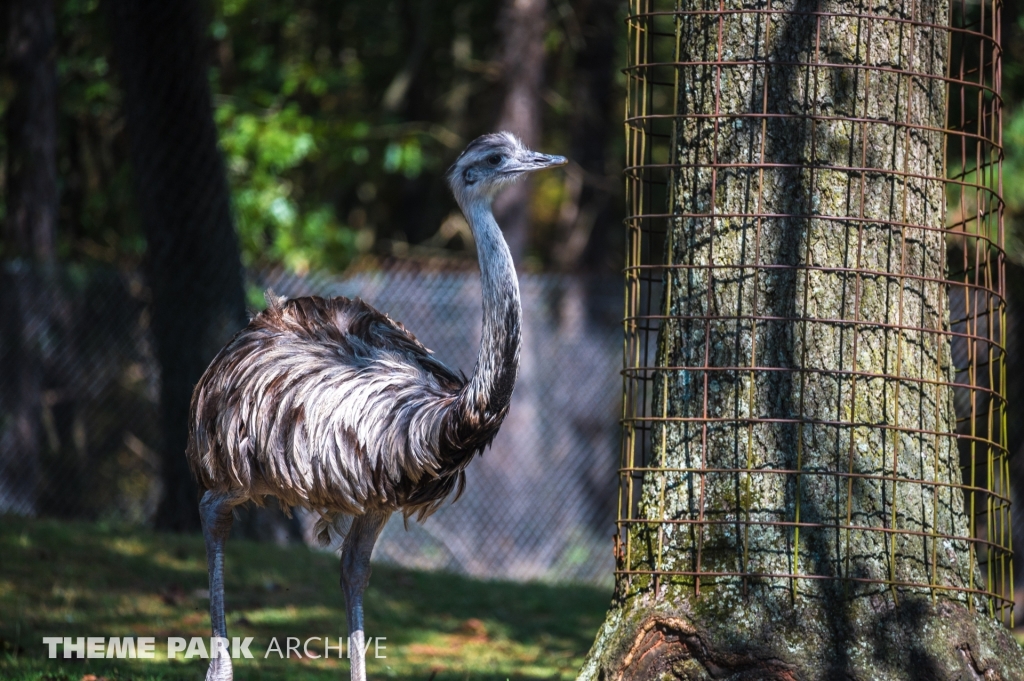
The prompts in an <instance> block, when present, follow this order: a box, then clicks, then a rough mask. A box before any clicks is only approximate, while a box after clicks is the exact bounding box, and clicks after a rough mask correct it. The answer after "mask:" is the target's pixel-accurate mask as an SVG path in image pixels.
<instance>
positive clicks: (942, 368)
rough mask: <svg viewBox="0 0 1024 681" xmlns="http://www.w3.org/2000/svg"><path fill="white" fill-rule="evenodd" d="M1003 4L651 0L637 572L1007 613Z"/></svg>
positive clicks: (632, 46)
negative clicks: (953, 603)
mask: <svg viewBox="0 0 1024 681" xmlns="http://www.w3.org/2000/svg"><path fill="white" fill-rule="evenodd" d="M999 8H1000V3H999V2H998V0H994V1H993V0H982V2H980V3H976V2H971V3H969V2H965V1H964V0H957V1H956V2H952V3H949V4H944V3H941V2H928V1H927V0H907V2H895V3H882V4H879V5H871V6H870V7H868V6H867V5H864V4H860V3H856V2H842V1H839V0H837V1H835V2H831V3H827V4H814V3H805V2H801V1H800V0H794V1H793V2H779V1H778V0H763V1H758V2H743V1H732V0H721V2H719V1H718V0H707V1H704V0H702V1H698V2H692V3H679V2H674V1H673V0H631V3H630V16H629V18H628V20H627V25H628V30H629V63H628V66H627V69H626V74H627V78H628V99H627V112H626V133H627V154H628V157H627V170H626V176H627V196H628V217H627V219H626V227H627V234H628V247H627V263H626V310H625V331H626V346H625V358H624V362H625V364H624V395H625V398H624V405H623V409H624V411H623V415H624V419H623V424H624V425H623V428H624V433H623V443H622V457H621V464H620V471H619V483H620V484H619V505H618V521H617V523H618V529H619V531H618V534H617V536H616V561H617V562H616V575H617V580H618V583H619V586H620V588H625V589H626V590H627V591H628V590H629V589H630V588H631V585H637V584H639V585H640V586H643V585H644V584H649V583H650V581H651V580H653V581H654V583H655V587H657V584H658V582H659V581H660V582H662V583H665V584H676V585H684V586H685V587H687V588H692V589H693V592H694V593H695V594H696V595H697V596H699V595H700V594H701V591H702V589H705V590H706V589H708V588H709V587H714V586H715V585H721V584H726V583H731V584H737V585H742V588H743V589H744V590H747V589H749V588H753V587H754V586H755V585H757V584H762V585H763V584H768V585H772V584H776V585H780V586H782V587H783V588H784V589H786V590H788V591H789V592H790V593H792V594H793V596H794V597H798V598H799V597H801V596H802V595H806V596H809V597H813V596H814V595H815V593H819V592H816V591H815V589H819V590H820V589H822V588H825V587H822V586H821V584H823V583H826V582H831V583H842V584H845V585H847V587H844V588H850V589H853V590H855V591H856V590H860V591H859V592H860V593H867V592H871V591H872V590H874V592H875V593H877V592H880V591H884V592H887V593H891V594H892V595H893V597H894V598H897V599H898V598H899V597H900V595H901V594H904V593H922V594H930V595H931V596H932V597H933V598H935V597H946V598H953V599H956V600H959V601H961V602H963V603H965V604H968V605H969V607H972V608H977V609H981V610H984V611H987V612H989V613H990V614H991V615H992V616H994V617H997V618H999V619H1001V620H1002V621H1003V622H1005V623H1006V624H1011V625H1012V610H1013V608H1012V605H1013V572H1012V569H1013V568H1012V564H1011V551H1012V547H1011V545H1010V543H1011V542H1010V528H1009V504H1010V500H1009V481H1008V451H1007V441H1006V430H1007V429H1006V421H1005V419H1006V407H1005V397H1004V395H1005V382H1006V375H1005V367H1006V357H1005V351H1004V349H1005V347H1006V339H1005V335H1004V334H1005V297H1004V289H1005V283H1004V262H1003V258H1004V254H1003V229H1002V224H1003V220H1002V218H1003V202H1002V199H1001V175H1000V162H1001V159H1002V150H1001V112H1000V107H1001V100H1000V97H999V83H1000V71H999V69H1000V46H999V35H1000V26H999ZM780 301H783V302H780ZM851 585H852V586H851Z"/></svg>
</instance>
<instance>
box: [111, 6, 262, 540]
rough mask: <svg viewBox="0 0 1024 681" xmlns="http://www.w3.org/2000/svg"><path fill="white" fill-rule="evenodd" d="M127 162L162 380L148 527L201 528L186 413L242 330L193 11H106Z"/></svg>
mask: <svg viewBox="0 0 1024 681" xmlns="http://www.w3.org/2000/svg"><path fill="white" fill-rule="evenodd" d="M109 9H110V12H111V19H112V26H113V36H114V47H115V55H116V57H117V62H118V67H119V69H120V74H121V80H122V84H123V87H124V93H125V110H126V114H127V120H128V132H129V135H130V137H131V146H130V157H131V162H132V169H133V171H134V177H135V188H136V195H137V203H138V207H139V212H140V213H141V216H142V222H143V225H144V228H145V234H146V239H147V251H146V258H147V270H148V277H149V285H150V287H151V290H152V296H153V299H152V307H151V309H152V328H153V335H154V338H155V341H156V348H157V356H158V359H159V362H160V369H161V389H160V400H161V403H160V407H161V411H162V426H163V431H164V447H163V451H162V452H161V454H162V461H163V471H162V473H163V482H164V490H165V492H164V498H163V500H162V501H161V503H160V507H159V510H158V511H157V518H156V524H157V526H158V527H160V528H162V529H171V530H194V529H198V528H199V513H198V508H197V502H198V497H197V492H196V488H195V484H194V483H193V481H192V477H191V474H190V473H189V470H188V465H187V463H186V460H185V443H186V433H187V425H188V410H189V401H190V399H191V395H192V388H193V386H194V385H195V384H196V382H197V381H198V380H199V377H200V376H201V375H202V372H203V371H204V370H205V369H206V366H207V364H208V363H209V362H210V360H211V359H212V358H213V356H214V355H215V354H216V352H217V351H218V350H219V349H220V347H221V346H222V345H223V344H224V343H225V342H226V341H227V340H228V339H229V338H230V337H231V335H232V334H233V333H234V332H235V331H237V330H238V329H239V328H241V327H242V326H243V325H244V324H245V323H246V318H245V302H244V293H243V289H242V268H241V262H240V259H239V251H238V240H237V236H236V235H235V231H234V226H233V224H232V218H231V210H230V196H229V193H228V185H227V178H226V176H225V173H224V164H223V160H222V158H221V155H220V151H219V150H218V148H217V130H216V127H215V126H214V122H213V115H212V107H211V100H210V91H209V84H208V82H207V65H206V60H205V57H204V50H203V45H204V38H203V36H204V32H203V30H202V26H201V22H200V17H199V6H198V3H197V2H196V0H179V1H178V2H163V1H162V0H110V7H109Z"/></svg>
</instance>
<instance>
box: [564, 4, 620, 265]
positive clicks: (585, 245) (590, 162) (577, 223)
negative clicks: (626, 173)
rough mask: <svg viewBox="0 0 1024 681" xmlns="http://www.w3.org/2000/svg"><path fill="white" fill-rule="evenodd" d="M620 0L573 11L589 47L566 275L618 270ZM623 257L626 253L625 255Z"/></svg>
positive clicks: (575, 98)
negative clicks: (614, 143)
mask: <svg viewBox="0 0 1024 681" xmlns="http://www.w3.org/2000/svg"><path fill="white" fill-rule="evenodd" d="M621 9H622V3H621V2H619V0H578V1H577V2H576V3H575V5H574V7H573V10H574V12H575V14H576V19H577V21H578V22H579V24H580V33H581V36H580V38H581V40H582V41H583V45H582V47H581V49H579V50H578V51H577V52H576V55H575V57H574V59H573V68H572V86H571V95H572V114H571V115H570V117H569V154H568V156H569V158H570V160H571V161H572V162H573V164H574V165H573V166H570V167H569V169H568V172H567V173H566V175H565V186H566V191H565V197H566V198H565V199H563V203H562V207H561V210H560V211H559V216H558V228H559V232H561V234H560V237H561V238H560V239H559V241H560V243H559V244H558V247H557V248H556V249H555V252H554V261H555V263H556V264H557V266H558V268H559V269H560V270H563V271H569V272H578V271H583V272H587V273H590V274H605V273H607V272H610V271H615V270H618V269H619V267H620V262H621V261H615V262H613V260H614V255H613V254H615V253H619V249H618V248H617V246H618V244H617V243H616V244H615V245H614V247H613V246H612V245H611V244H610V243H609V241H610V240H611V239H612V238H613V235H616V236H617V235H618V228H619V227H620V226H621V215H619V214H617V213H616V212H614V211H611V210H609V207H610V203H611V202H610V201H609V199H610V194H611V188H612V187H619V186H620V184H621V183H620V179H619V178H618V177H617V176H613V175H610V174H609V168H608V164H607V160H608V154H607V150H608V144H607V140H609V139H611V136H612V135H613V134H617V130H618V128H619V127H621V125H622V122H621V115H622V111H621V109H620V107H621V104H618V103H617V102H616V101H615V99H617V98H616V97H614V95H615V94H616V93H615V91H614V82H615V71H616V68H615V67H616V64H615V56H616V54H615V48H616V45H617V41H616V36H617V35H618V33H619V30H620V29H621V26H622V16H621V15H622V13H621V11H620V10H621ZM620 255H621V253H620Z"/></svg>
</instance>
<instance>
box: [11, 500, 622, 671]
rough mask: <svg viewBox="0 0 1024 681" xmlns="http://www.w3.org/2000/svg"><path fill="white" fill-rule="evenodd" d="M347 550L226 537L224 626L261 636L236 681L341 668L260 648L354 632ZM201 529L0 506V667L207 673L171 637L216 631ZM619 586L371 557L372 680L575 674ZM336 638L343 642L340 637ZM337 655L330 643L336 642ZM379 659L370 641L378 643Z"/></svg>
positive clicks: (318, 647)
mask: <svg viewBox="0 0 1024 681" xmlns="http://www.w3.org/2000/svg"><path fill="white" fill-rule="evenodd" d="M338 578H339V573H338V561H337V559H336V558H335V557H334V556H333V555H331V554H327V553H320V552H315V551H310V550H308V549H306V548H305V547H302V546H295V547H284V548H282V547H277V546H273V545H267V544H257V543H253V542H246V541H234V540H233V541H230V542H229V543H228V546H227V559H226V583H227V589H226V593H227V608H228V634H229V636H252V637H253V638H254V641H253V643H252V645H251V647H250V650H251V651H252V652H253V653H254V655H255V658H256V659H254V660H242V661H240V662H239V663H236V677H237V678H239V679H243V678H244V679H278V678H281V679H283V678H289V679H302V678H310V679H320V678H347V676H348V664H347V661H346V660H337V659H333V658H332V659H329V660H324V659H322V658H321V659H319V660H310V659H302V660H283V659H280V658H279V657H278V656H277V655H276V654H275V653H271V654H270V655H269V656H268V657H264V654H265V651H266V650H267V647H268V646H269V645H270V644H271V640H272V639H274V638H276V639H277V641H278V643H279V645H280V647H281V648H282V649H283V648H285V646H286V638H287V637H296V638H299V639H301V640H303V641H305V640H306V639H308V638H310V637H321V639H320V640H318V641H313V642H311V644H310V652H311V653H314V654H316V653H322V651H323V646H322V637H325V636H330V637H343V636H345V634H346V628H345V609H344V599H343V597H342V594H341V590H340V587H339V585H338ZM206 580H207V578H206V557H205V551H204V548H203V542H202V538H201V537H198V536H190V535H172V534H159V533H154V532H149V531H146V530H139V529H134V528H132V529H127V528H121V527H115V526H105V525H102V524H87V523H67V522H56V521H39V520H29V519H25V518H17V517H3V518H0V639H2V640H0V655H5V658H3V659H0V677H3V678H5V679H18V681H22V680H24V681H28V680H29V679H52V680H53V681H57V680H59V679H73V680H74V681H79V680H80V679H82V678H83V677H85V676H87V675H88V674H93V675H95V676H97V677H102V676H105V677H107V678H109V679H122V678H123V679H127V678H132V679H150V678H152V679H158V678H159V679H178V678H182V679H184V678H189V679H192V678H201V677H202V675H203V671H204V670H205V663H204V661H203V660H200V659H192V660H188V661H181V660H179V661H170V662H169V661H167V660H166V653H165V647H164V643H165V641H166V639H167V637H169V636H184V637H191V636H204V637H205V636H209V618H208V615H207V607H208V601H207V600H206V595H205V589H206V586H207V583H206ZM609 600H610V593H609V592H606V591H604V590H600V589H594V588H589V587H582V586H549V585H541V584H513V583H502V582H482V581H477V580H472V579H467V578H465V577H460V576H457V575H450V574H438V573H422V572H412V571H407V570H401V569H397V568H393V567H388V566H383V565H377V566H375V567H374V574H373V577H372V579H371V584H370V588H369V589H368V591H367V594H366V622H367V633H368V635H369V636H377V637H384V638H386V642H385V643H384V645H386V646H387V647H386V649H385V650H384V653H383V654H385V655H386V656H387V657H386V658H384V659H371V660H370V661H369V663H368V671H369V673H370V675H371V676H376V677H382V676H383V677H387V678H396V679H427V678H428V677H429V676H430V675H431V674H432V673H434V672H435V671H436V672H437V680H438V681H444V679H446V678H453V679H454V678H458V679H462V678H466V677H468V676H472V677H474V678H500V679H505V678H509V679H513V678H521V679H526V678H574V677H575V672H576V670H577V669H578V666H579V664H580V662H581V661H582V656H583V654H585V653H586V651H587V649H588V648H589V646H590V643H591V642H592V640H593V636H594V632H595V631H596V630H597V627H598V626H599V624H600V622H601V620H602V618H603V615H604V611H605V608H606V606H607V604H608V602H609ZM55 635H56V636H69V637H76V636H101V637H111V636H152V637H154V638H156V641H157V659H156V660H154V661H143V660H138V661H136V660H123V661H122V660H104V659H91V660H89V659H87V660H81V661H79V660H64V659H57V660H49V659H47V658H46V648H45V646H43V644H42V637H43V636H55ZM335 643H336V640H335ZM332 654H334V655H336V654H337V653H334V652H333V650H332ZM371 655H372V650H371Z"/></svg>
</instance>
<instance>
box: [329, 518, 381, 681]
mask: <svg viewBox="0 0 1024 681" xmlns="http://www.w3.org/2000/svg"><path fill="white" fill-rule="evenodd" d="M390 515H391V514H390V513H389V512H387V511H367V512H366V513H364V514H363V515H361V516H357V517H356V518H355V519H353V521H352V526H351V527H350V528H349V531H348V534H347V535H346V536H345V543H344V544H343V545H342V549H341V588H342V591H344V592H345V609H346V612H347V614H348V646H349V648H348V652H349V657H350V658H352V663H351V664H352V681H366V659H365V650H366V649H365V648H364V645H365V634H364V632H363V591H364V590H365V589H366V585H367V584H368V583H369V581H370V554H372V553H373V545H374V544H376V543H377V537H379V536H380V531H381V530H382V529H384V524H385V523H386V522H387V521H388V517H389V516H390Z"/></svg>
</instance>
